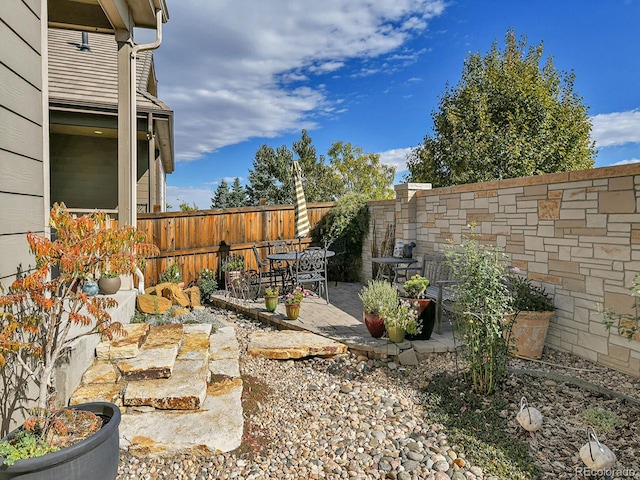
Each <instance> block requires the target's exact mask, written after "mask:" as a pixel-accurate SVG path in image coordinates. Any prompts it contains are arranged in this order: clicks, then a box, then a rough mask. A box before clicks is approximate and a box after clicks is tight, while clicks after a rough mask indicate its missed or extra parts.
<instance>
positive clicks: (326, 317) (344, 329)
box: [213, 282, 454, 358]
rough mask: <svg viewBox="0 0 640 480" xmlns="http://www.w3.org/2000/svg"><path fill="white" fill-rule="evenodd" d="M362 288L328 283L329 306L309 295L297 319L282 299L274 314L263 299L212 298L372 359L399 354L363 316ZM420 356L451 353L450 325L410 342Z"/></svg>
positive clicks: (246, 313)
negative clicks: (287, 311) (373, 333)
mask: <svg viewBox="0 0 640 480" xmlns="http://www.w3.org/2000/svg"><path fill="white" fill-rule="evenodd" d="M361 289H362V284H360V283H341V282H339V283H338V284H337V285H335V284H334V283H333V282H330V284H329V300H330V302H331V303H330V304H329V305H327V303H326V301H325V300H324V298H321V297H318V296H316V295H313V296H310V297H307V298H305V299H304V301H303V302H302V306H301V308H300V316H299V317H298V319H297V320H289V319H287V317H286V315H285V308H284V304H283V303H282V302H279V303H278V308H277V309H276V311H275V312H274V313H269V312H267V310H266V309H265V306H264V300H263V299H262V298H259V299H258V300H256V301H251V300H241V299H237V298H231V297H228V296H226V295H225V294H224V292H218V294H217V295H214V297H213V303H214V305H216V306H218V307H222V308H228V309H231V310H234V311H236V312H238V313H242V314H244V315H247V316H249V317H251V318H253V319H255V320H259V321H261V322H264V323H268V324H270V325H274V326H276V327H278V328H280V329H290V330H306V331H309V332H313V333H316V334H318V335H322V336H324V337H327V338H331V339H332V340H336V341H339V342H341V343H344V344H345V345H347V347H348V348H349V350H350V351H352V352H353V353H355V354H358V355H364V356H367V357H369V358H382V357H387V356H396V355H398V354H399V353H400V351H401V348H399V347H398V345H396V344H394V343H391V342H390V341H389V340H388V339H386V338H384V337H383V338H381V339H376V338H373V337H372V336H371V334H370V333H369V331H368V330H367V327H366V326H365V324H364V320H363V318H362V303H361V302H360V298H359V297H358V293H359V292H360V290H361ZM407 343H408V342H405V345H400V347H402V349H404V347H409V345H407ZM410 343H411V344H410V347H412V348H413V349H414V350H415V352H416V354H417V356H418V358H421V357H425V356H428V355H430V354H432V353H443V352H451V351H453V350H454V341H453V333H452V330H451V326H450V324H449V323H448V322H447V321H446V319H443V324H442V334H437V333H436V331H435V328H434V332H433V334H432V335H431V338H430V339H429V340H415V341H412V342H410Z"/></svg>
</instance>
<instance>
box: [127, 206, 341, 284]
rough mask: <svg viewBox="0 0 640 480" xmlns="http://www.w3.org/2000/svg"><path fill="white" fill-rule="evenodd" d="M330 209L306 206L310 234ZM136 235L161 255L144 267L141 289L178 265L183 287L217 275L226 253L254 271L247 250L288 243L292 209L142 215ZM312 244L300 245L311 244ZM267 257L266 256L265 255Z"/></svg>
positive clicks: (267, 208)
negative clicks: (241, 259)
mask: <svg viewBox="0 0 640 480" xmlns="http://www.w3.org/2000/svg"><path fill="white" fill-rule="evenodd" d="M333 205H334V204H333V203H316V204H309V205H307V212H308V215H309V223H310V224H311V228H313V227H314V226H315V225H316V224H317V223H318V222H319V221H320V220H321V219H322V217H324V216H325V215H326V214H327V213H328V212H329V210H331V207H333ZM137 226H138V229H139V230H141V231H143V232H144V233H145V234H146V235H147V241H149V242H151V243H154V244H155V245H156V246H157V247H158V248H159V249H160V254H159V255H158V256H157V257H155V258H152V259H149V260H148V261H147V262H146V266H145V269H144V276H145V283H146V284H147V285H153V284H155V283H156V282H157V281H158V279H159V277H160V274H161V273H162V272H163V271H164V270H165V269H166V268H167V267H168V266H169V265H170V264H171V263H173V262H177V263H178V265H179V266H180V269H181V271H182V276H183V278H184V281H185V282H186V283H187V284H188V283H190V282H192V281H194V280H195V279H196V277H197V275H198V273H199V272H200V271H202V270H203V269H205V268H209V269H211V270H215V271H218V270H219V266H220V262H221V260H223V259H224V258H225V257H226V256H227V255H229V254H230V253H233V254H237V255H243V256H244V257H245V263H246V265H247V268H253V269H255V268H256V262H255V259H254V257H253V251H252V249H251V247H252V246H253V245H258V246H261V247H266V245H267V243H268V242H269V241H273V240H292V239H293V236H294V211H293V206H292V205H263V206H258V207H242V208H231V209H224V210H199V211H197V212H169V213H160V214H154V213H149V214H140V215H138V222H137ZM310 241H311V239H310V238H307V239H303V243H309V242H310ZM265 255H266V253H265Z"/></svg>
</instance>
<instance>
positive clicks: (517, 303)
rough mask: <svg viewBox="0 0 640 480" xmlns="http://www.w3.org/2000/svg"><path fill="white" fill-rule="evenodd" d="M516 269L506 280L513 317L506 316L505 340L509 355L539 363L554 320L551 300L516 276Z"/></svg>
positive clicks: (538, 289)
mask: <svg viewBox="0 0 640 480" xmlns="http://www.w3.org/2000/svg"><path fill="white" fill-rule="evenodd" d="M519 271H520V270H519V269H517V268H514V269H512V274H511V275H509V277H508V279H507V285H508V288H509V293H510V294H511V298H512V302H513V303H512V310H513V313H512V314H509V315H506V316H505V318H506V320H507V331H506V335H507V340H508V342H509V345H510V347H512V348H511V350H510V353H512V354H513V355H515V356H518V357H525V358H533V359H536V360H537V359H539V358H541V357H542V351H543V348H544V342H545V339H546V337H547V330H548V329H549V322H550V321H551V318H552V317H553V313H554V309H555V308H554V306H553V299H552V298H551V296H550V295H549V294H548V293H547V292H546V291H545V290H544V288H542V287H538V286H535V285H533V284H532V283H531V280H529V279H526V278H524V277H522V276H519V275H515V273H519Z"/></svg>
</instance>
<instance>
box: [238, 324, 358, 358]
mask: <svg viewBox="0 0 640 480" xmlns="http://www.w3.org/2000/svg"><path fill="white" fill-rule="evenodd" d="M346 351H347V346H346V345H344V344H343V343H339V342H336V341H333V340H331V339H329V338H326V337H323V336H321V335H316V334H315V333H311V332H305V331H296V330H279V331H273V332H251V333H250V334H249V349H248V353H249V355H253V356H255V357H264V358H273V359H280V360H282V359H290V358H293V359H296V358H304V357H309V356H321V357H330V356H333V355H337V354H340V353H346Z"/></svg>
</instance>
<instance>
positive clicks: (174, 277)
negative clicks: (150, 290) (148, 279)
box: [160, 262, 182, 283]
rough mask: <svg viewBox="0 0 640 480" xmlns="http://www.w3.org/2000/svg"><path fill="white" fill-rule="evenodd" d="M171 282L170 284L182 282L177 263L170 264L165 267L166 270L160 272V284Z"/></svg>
mask: <svg viewBox="0 0 640 480" xmlns="http://www.w3.org/2000/svg"><path fill="white" fill-rule="evenodd" d="M165 282H171V283H180V282H182V273H181V272H180V266H179V265H178V264H177V263H175V262H174V263H172V264H171V265H169V266H168V267H167V269H166V270H165V271H164V272H162V274H161V275H160V283H165Z"/></svg>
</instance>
